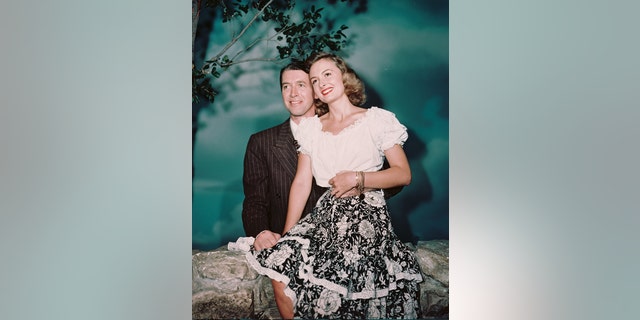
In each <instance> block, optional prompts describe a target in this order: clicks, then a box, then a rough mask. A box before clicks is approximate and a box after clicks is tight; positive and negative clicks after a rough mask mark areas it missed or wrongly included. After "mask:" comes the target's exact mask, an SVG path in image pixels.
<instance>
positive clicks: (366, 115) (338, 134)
mask: <svg viewBox="0 0 640 320" xmlns="http://www.w3.org/2000/svg"><path fill="white" fill-rule="evenodd" d="M373 108H375V107H371V108H368V109H367V111H365V113H364V116H362V117H361V118H359V119H356V121H354V122H353V123H351V124H350V125H348V126H346V127H344V128H342V130H340V132H338V133H336V134H333V133H331V132H329V131H324V128H323V127H322V122H321V121H320V118H318V122H320V132H322V134H323V135H325V136H331V137H337V136H340V135H342V134H343V133H345V132H349V131H352V130H353V129H354V128H356V127H357V126H358V125H360V123H362V122H363V121H364V119H366V118H367V117H368V116H369V113H370V112H369V111H371V109H373Z"/></svg>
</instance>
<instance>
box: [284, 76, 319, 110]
mask: <svg viewBox="0 0 640 320" xmlns="http://www.w3.org/2000/svg"><path fill="white" fill-rule="evenodd" d="M280 85H281V89H282V101H283V102H284V106H285V107H286V108H287V110H289V113H290V114H291V115H292V116H293V117H294V118H296V117H310V116H313V115H314V114H315V108H313V89H312V88H311V84H310V83H309V75H308V74H307V73H306V72H304V71H302V70H287V71H285V72H283V73H282V83H281V84H280Z"/></svg>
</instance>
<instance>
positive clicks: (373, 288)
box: [247, 191, 422, 319]
mask: <svg viewBox="0 0 640 320" xmlns="http://www.w3.org/2000/svg"><path fill="white" fill-rule="evenodd" d="M247 259H248V260H249V263H250V264H251V265H252V266H253V267H254V268H255V269H256V270H258V272H260V273H261V274H266V275H267V276H269V277H271V278H273V279H275V280H278V281H282V282H284V283H285V284H287V289H285V293H286V294H287V295H288V296H289V297H290V298H292V300H293V302H294V308H295V315H296V317H299V318H314V319H315V318H323V319H355V318H361V319H375V318H378V319H380V318H382V319H388V318H404V319H416V318H419V316H420V307H419V298H418V292H419V287H418V282H420V281H422V275H421V273H420V267H419V265H418V263H417V261H416V259H415V256H414V255H413V252H411V250H410V249H409V248H408V247H407V246H405V245H404V244H403V243H402V242H401V241H400V240H399V239H398V237H397V236H396V234H395V233H394V232H393V227H392V225H391V221H390V219H389V213H388V210H387V206H386V204H385V202H384V197H383V194H382V193H381V192H380V191H371V192H367V193H366V195H365V197H364V199H360V198H359V197H349V198H335V197H333V196H331V195H330V193H329V192H327V193H325V195H324V196H323V197H322V198H321V199H320V200H319V201H318V204H317V205H316V208H315V209H314V210H313V212H312V213H310V214H309V215H307V216H306V217H305V218H304V219H302V220H301V221H300V222H299V223H298V224H296V225H295V226H294V227H293V228H291V230H289V232H288V233H287V234H285V235H284V236H283V237H282V238H281V239H280V241H279V242H278V244H276V246H274V247H273V248H270V249H265V250H262V251H250V252H249V253H248V254H247Z"/></svg>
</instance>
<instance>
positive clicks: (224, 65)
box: [221, 58, 282, 68]
mask: <svg viewBox="0 0 640 320" xmlns="http://www.w3.org/2000/svg"><path fill="white" fill-rule="evenodd" d="M280 60H282V59H280V58H251V59H246V60H239V61H232V62H230V63H225V64H221V66H222V67H225V68H226V67H230V66H232V65H234V64H239V63H245V62H252V61H265V62H276V61H280Z"/></svg>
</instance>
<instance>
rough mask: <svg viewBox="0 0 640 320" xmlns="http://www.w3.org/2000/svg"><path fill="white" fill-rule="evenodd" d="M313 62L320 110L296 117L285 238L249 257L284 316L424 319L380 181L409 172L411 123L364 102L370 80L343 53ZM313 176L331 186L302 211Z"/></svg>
mask: <svg viewBox="0 0 640 320" xmlns="http://www.w3.org/2000/svg"><path fill="white" fill-rule="evenodd" d="M307 64H308V66H309V68H310V69H309V77H310V80H311V84H312V86H313V91H314V98H317V101H316V102H317V107H318V108H319V110H320V114H322V115H321V116H315V117H311V118H307V119H305V120H303V121H301V122H300V127H299V129H298V140H299V141H298V142H299V144H300V149H299V150H300V155H299V158H298V169H297V172H296V176H295V178H294V180H293V183H292V185H291V191H290V196H289V207H288V211H287V219H286V222H285V228H284V232H283V237H282V238H281V239H280V241H279V242H278V243H277V244H276V245H275V246H274V247H272V248H269V249H265V250H262V251H253V252H250V253H249V254H248V255H247V259H248V260H249V263H250V264H251V265H252V266H253V267H254V268H256V270H258V272H260V273H261V274H265V275H267V276H269V277H270V278H271V279H272V284H273V287H274V293H275V295H276V302H277V304H278V309H279V311H280V314H281V316H282V317H283V318H285V319H290V318H293V317H294V315H295V316H296V317H300V318H340V319H345V318H348V319H353V318H366V319H372V318H418V317H419V316H420V307H419V298H418V292H419V287H418V282H420V281H422V276H421V273H420V268H419V265H418V263H417V261H416V259H415V256H414V255H413V253H412V251H411V250H410V249H409V248H407V247H406V246H405V245H404V244H403V243H402V242H401V241H400V240H399V239H398V237H397V236H396V235H395V233H394V232H393V228H392V226H391V221H390V219H389V212H388V210H387V206H386V203H385V200H384V194H383V192H382V190H381V189H385V188H390V187H395V186H400V185H408V184H409V183H410V181H411V171H410V168H409V163H408V160H407V158H406V155H405V153H404V151H403V150H402V145H403V144H404V142H405V141H406V139H407V137H408V136H407V130H406V128H405V127H404V126H403V125H402V124H400V122H398V120H397V119H396V117H395V115H394V114H393V113H391V112H389V111H386V110H383V109H379V108H376V107H373V108H370V109H364V108H361V107H359V106H360V105H362V104H363V103H364V102H365V95H364V85H363V84H362V81H360V79H359V78H358V76H357V75H356V73H355V72H354V71H353V70H352V69H351V68H349V67H348V66H347V64H346V63H345V61H344V60H343V59H342V58H340V57H338V56H336V55H334V54H330V53H316V54H313V55H312V56H310V57H309V58H308V59H307ZM323 112H326V113H323ZM385 157H386V159H387V161H388V162H389V165H390V167H389V168H388V169H385V170H380V171H378V170H379V169H380V168H382V165H383V161H384V158H385ZM313 177H315V178H316V183H317V184H318V185H320V186H324V187H328V188H330V189H329V190H328V191H327V192H326V193H325V194H324V195H323V196H322V197H321V198H320V199H319V200H318V202H317V204H316V206H315V208H314V209H313V212H311V213H310V214H309V215H307V216H306V217H305V218H304V219H302V220H300V217H301V215H302V210H303V208H304V204H305V202H306V201H307V198H308V196H309V192H310V190H311V183H312V182H311V181H312V178H313ZM354 189H355V190H357V191H358V192H359V193H360V194H361V195H360V196H350V194H353V190H354Z"/></svg>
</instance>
